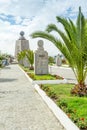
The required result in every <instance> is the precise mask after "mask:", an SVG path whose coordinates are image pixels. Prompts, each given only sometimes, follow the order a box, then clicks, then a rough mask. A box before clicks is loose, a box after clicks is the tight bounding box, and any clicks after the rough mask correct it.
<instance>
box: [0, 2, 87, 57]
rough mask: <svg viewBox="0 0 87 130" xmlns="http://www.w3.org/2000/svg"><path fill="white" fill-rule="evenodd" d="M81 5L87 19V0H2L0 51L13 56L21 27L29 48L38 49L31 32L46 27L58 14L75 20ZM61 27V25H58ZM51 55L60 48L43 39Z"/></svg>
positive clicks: (0, 6)
mask: <svg viewBox="0 0 87 130" xmlns="http://www.w3.org/2000/svg"><path fill="white" fill-rule="evenodd" d="M79 6H81V8H82V12H83V14H84V16H85V17H86V18H87V0H0V51H1V52H2V53H9V54H12V55H14V51H15V42H16V40H17V39H18V38H19V33H20V31H21V30H23V31H24V32H25V37H26V39H28V40H29V44H30V49H32V50H36V49H37V40H38V39H31V38H30V37H29V35H30V34H31V33H32V32H34V31H36V30H45V28H46V26H47V25H48V24H50V23H55V24H56V25H58V23H57V22H56V16H63V17H66V18H71V19H72V20H73V21H74V22H75V20H76V17H77V14H78V8H79ZM58 27H59V28H60V29H62V26H60V25H59V26H58ZM44 47H45V50H47V51H48V53H49V55H57V54H58V52H59V51H58V49H57V48H56V47H55V46H54V45H53V44H52V43H50V42H48V41H46V40H44Z"/></svg>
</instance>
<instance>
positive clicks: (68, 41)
mask: <svg viewBox="0 0 87 130" xmlns="http://www.w3.org/2000/svg"><path fill="white" fill-rule="evenodd" d="M56 19H57V21H58V22H59V23H61V24H62V25H63V27H64V30H65V33H64V31H61V30H60V29H58V28H57V26H56V25H55V24H50V25H48V26H47V29H46V31H36V32H34V33H32V34H31V36H32V38H38V37H41V38H45V39H47V40H49V41H51V42H52V43H53V44H54V45H55V46H56V47H57V48H58V49H59V50H60V51H61V52H62V54H63V55H64V56H65V58H66V59H67V60H68V62H69V64H70V66H71V68H72V70H73V72H74V74H75V77H76V79H77V82H78V84H77V85H75V87H74V88H73V89H72V93H74V94H77V95H86V94H87V87H86V85H85V78H86V74H87V58H86V57H87V29H86V20H85V18H84V16H83V14H82V12H81V7H79V13H78V17H77V22H76V25H75V24H74V23H73V21H72V20H70V19H68V20H67V19H66V18H62V17H58V16H57V17H56ZM52 31H55V32H57V33H58V34H59V35H60V37H61V38H62V40H59V39H58V38H57V37H55V36H54V35H52V34H50V32H52Z"/></svg>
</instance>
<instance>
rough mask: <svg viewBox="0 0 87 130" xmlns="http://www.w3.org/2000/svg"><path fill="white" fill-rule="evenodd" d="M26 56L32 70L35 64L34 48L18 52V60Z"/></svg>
mask: <svg viewBox="0 0 87 130" xmlns="http://www.w3.org/2000/svg"><path fill="white" fill-rule="evenodd" d="M24 58H27V59H28V62H29V63H30V70H33V69H34V67H33V64H34V53H33V51H32V50H24V51H21V52H19V53H18V56H17V59H18V61H21V60H23V59H24Z"/></svg>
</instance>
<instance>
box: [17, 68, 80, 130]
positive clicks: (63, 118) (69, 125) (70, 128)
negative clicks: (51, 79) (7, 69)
mask: <svg viewBox="0 0 87 130" xmlns="http://www.w3.org/2000/svg"><path fill="white" fill-rule="evenodd" d="M19 68H20V66H19ZM20 70H21V71H22V72H23V73H24V74H25V76H26V77H27V78H28V80H29V81H30V82H31V83H34V82H33V80H32V79H31V78H30V77H29V76H28V75H27V74H26V72H25V71H24V70H23V69H22V68H20ZM33 85H34V88H35V90H36V91H37V92H38V93H39V95H40V96H41V97H42V99H43V100H44V101H45V103H46V104H47V105H48V107H49V108H50V110H51V111H52V112H53V113H54V115H55V116H56V118H57V119H58V120H59V121H60V123H61V124H62V126H63V127H64V128H65V129H66V130H80V129H79V128H78V127H77V126H76V125H75V124H74V123H73V122H72V121H71V120H70V119H69V118H68V116H67V115H66V114H65V113H64V112H63V111H62V110H61V109H60V108H59V107H58V106H57V105H56V104H55V103H54V102H53V100H52V99H50V98H49V97H48V96H47V95H46V93H45V92H44V91H43V90H42V89H40V86H39V85H37V84H33Z"/></svg>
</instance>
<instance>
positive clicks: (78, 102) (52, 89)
mask: <svg viewBox="0 0 87 130" xmlns="http://www.w3.org/2000/svg"><path fill="white" fill-rule="evenodd" d="M73 86H74V84H55V85H52V84H46V85H40V87H41V89H43V90H44V91H45V92H46V93H47V95H48V96H49V97H51V98H52V99H53V100H54V102H55V103H56V104H57V105H58V106H59V107H60V108H61V109H62V110H63V111H64V112H65V113H66V114H67V116H68V117H69V118H70V119H71V120H72V121H73V122H74V123H75V124H76V125H77V126H78V127H79V128H80V129H81V130H87V97H77V96H73V95H71V94H70V91H71V89H72V88H73Z"/></svg>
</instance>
